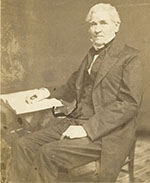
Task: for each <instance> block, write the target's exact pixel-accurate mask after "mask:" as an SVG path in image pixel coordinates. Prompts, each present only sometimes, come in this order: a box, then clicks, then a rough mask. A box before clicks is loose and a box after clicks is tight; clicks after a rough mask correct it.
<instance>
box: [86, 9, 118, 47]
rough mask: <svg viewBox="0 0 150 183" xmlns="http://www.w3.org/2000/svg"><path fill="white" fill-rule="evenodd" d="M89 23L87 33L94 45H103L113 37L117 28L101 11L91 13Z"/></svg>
mask: <svg viewBox="0 0 150 183" xmlns="http://www.w3.org/2000/svg"><path fill="white" fill-rule="evenodd" d="M89 23H90V29H89V32H90V34H91V38H92V41H93V43H94V45H96V46H102V45H105V44H107V43H108V42H110V41H111V40H112V39H113V38H114V37H115V33H116V32H117V26H116V25H115V23H114V22H112V20H111V18H110V15H109V13H108V12H106V11H101V12H95V13H93V14H92V15H91V21H90V22H89Z"/></svg>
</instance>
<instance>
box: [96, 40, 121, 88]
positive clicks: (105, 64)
mask: <svg viewBox="0 0 150 183" xmlns="http://www.w3.org/2000/svg"><path fill="white" fill-rule="evenodd" d="M123 47H124V44H122V43H121V42H120V41H118V40H117V39H116V38H115V40H114V41H113V44H112V45H111V47H110V49H109V50H107V52H106V55H105V57H104V59H103V61H102V63H101V65H100V68H99V71H98V73H97V76H96V80H95V83H94V88H95V87H96V86H97V85H98V84H99V83H100V82H101V81H102V79H103V78H104V77H105V76H106V75H107V73H108V72H109V71H110V69H111V68H112V67H113V65H115V64H116V62H117V61H118V60H119V57H120V53H121V50H122V49H123Z"/></svg>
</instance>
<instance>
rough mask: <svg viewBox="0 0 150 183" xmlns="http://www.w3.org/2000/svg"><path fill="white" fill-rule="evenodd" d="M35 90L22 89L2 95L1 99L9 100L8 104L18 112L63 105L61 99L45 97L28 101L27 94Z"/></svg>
mask: <svg viewBox="0 0 150 183" xmlns="http://www.w3.org/2000/svg"><path fill="white" fill-rule="evenodd" d="M33 93H34V90H27V91H21V92H16V93H10V94H4V95H0V99H3V100H4V101H7V102H8V104H9V105H10V106H11V107H12V109H14V110H15V111H16V114H24V113H30V112H35V111H40V110H45V109H49V108H52V107H54V106H55V107H58V106H63V104H62V103H61V101H59V100H57V99H55V98H51V99H43V100H40V101H38V102H36V103H33V104H28V103H27V102H26V96H29V95H32V94H33Z"/></svg>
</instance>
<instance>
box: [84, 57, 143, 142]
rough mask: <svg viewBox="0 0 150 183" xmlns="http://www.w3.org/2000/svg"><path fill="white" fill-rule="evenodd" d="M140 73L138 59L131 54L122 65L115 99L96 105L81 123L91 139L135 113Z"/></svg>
mask: <svg viewBox="0 0 150 183" xmlns="http://www.w3.org/2000/svg"><path fill="white" fill-rule="evenodd" d="M141 73H142V66H141V63H140V60H139V59H138V58H137V56H134V57H133V56H132V58H131V59H130V60H129V62H128V64H127V65H126V66H125V67H124V70H123V77H122V83H121V85H120V89H119V92H118V95H117V99H116V101H115V102H114V103H112V104H110V105H108V106H106V107H101V106H98V107H96V111H95V115H94V116H92V117H91V118H90V119H89V120H87V121H85V122H83V124H82V125H83V127H84V128H85V130H86V131H87V134H88V136H89V137H90V138H91V139H92V140H96V139H97V138H100V137H103V136H105V135H107V134H108V133H110V132H111V131H113V130H115V129H116V128H118V127H120V126H122V125H123V124H125V123H128V122H129V121H130V120H131V119H133V118H134V117H135V116H136V115H137V112H138V108H139V106H140V103H141V100H142V94H143V92H142V89H143V87H142V74H141Z"/></svg>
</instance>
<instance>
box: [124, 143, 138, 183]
mask: <svg viewBox="0 0 150 183" xmlns="http://www.w3.org/2000/svg"><path fill="white" fill-rule="evenodd" d="M135 144H136V141H135V142H134V143H133V145H132V148H131V150H130V152H129V155H128V156H127V158H126V161H125V163H124V164H123V166H122V169H121V172H124V173H128V174H129V180H130V182H131V183H132V182H134V154H135ZM125 165H128V170H126V169H124V166H125Z"/></svg>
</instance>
